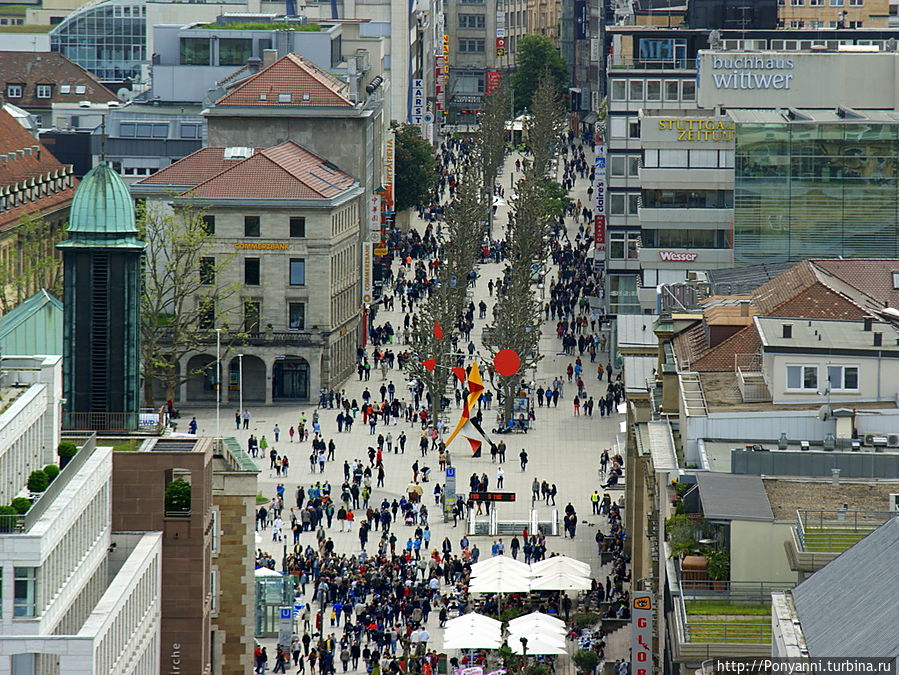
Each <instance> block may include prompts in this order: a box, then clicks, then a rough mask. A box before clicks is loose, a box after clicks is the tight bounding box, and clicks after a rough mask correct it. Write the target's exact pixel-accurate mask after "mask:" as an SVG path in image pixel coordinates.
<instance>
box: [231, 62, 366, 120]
mask: <svg viewBox="0 0 899 675" xmlns="http://www.w3.org/2000/svg"><path fill="white" fill-rule="evenodd" d="M346 90H347V85H346V84H344V83H343V82H341V81H340V80H338V79H337V78H335V77H333V76H332V75H330V74H329V73H326V72H325V71H324V70H322V69H321V68H319V67H318V66H316V65H315V64H313V63H312V62H310V61H308V60H307V59H304V58H303V57H301V56H298V55H297V54H288V55H286V56H283V57H281V58H280V59H278V60H277V61H275V62H274V63H273V64H271V65H270V66H268V67H266V68H263V69H262V70H260V71H259V72H258V73H256V74H255V75H253V76H251V77H248V78H246V79H244V80H241V81H240V82H238V83H237V84H236V85H235V86H234V88H233V89H232V90H231V91H230V92H228V93H227V94H225V95H224V96H222V98H220V99H219V100H218V101H217V102H216V104H215V105H216V106H265V107H270V106H281V107H284V106H294V107H297V106H299V107H329V108H333V107H340V108H352V107H353V103H352V101H350V100H349V99H348V98H347V96H346Z"/></svg>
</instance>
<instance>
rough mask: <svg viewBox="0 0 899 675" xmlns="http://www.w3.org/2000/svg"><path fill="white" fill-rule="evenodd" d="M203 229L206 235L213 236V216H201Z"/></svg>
mask: <svg viewBox="0 0 899 675" xmlns="http://www.w3.org/2000/svg"><path fill="white" fill-rule="evenodd" d="M203 229H204V230H205V231H206V234H215V216H203Z"/></svg>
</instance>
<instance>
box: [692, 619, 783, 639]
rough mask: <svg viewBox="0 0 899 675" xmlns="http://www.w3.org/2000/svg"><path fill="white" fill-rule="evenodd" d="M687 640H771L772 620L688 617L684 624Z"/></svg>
mask: <svg viewBox="0 0 899 675" xmlns="http://www.w3.org/2000/svg"><path fill="white" fill-rule="evenodd" d="M684 637H685V638H686V641H687V642H701V643H715V644H752V643H760V644H761V643H770V642H771V620H770V618H768V619H767V621H765V622H762V621H757V622H751V621H722V620H716V619H693V620H691V619H690V618H689V616H688V617H687V622H686V623H685V624H684Z"/></svg>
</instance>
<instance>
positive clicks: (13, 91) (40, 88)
mask: <svg viewBox="0 0 899 675" xmlns="http://www.w3.org/2000/svg"><path fill="white" fill-rule="evenodd" d="M27 86H28V85H26V84H25V83H24V82H7V84H6V98H22V97H23V96H24V95H25V89H26V87H27ZM54 86H55V85H52V84H36V85H34V94H35V96H36V97H37V98H53V87H54ZM72 90H73V87H72V85H70V84H62V85H59V93H60V94H72V93H75V94H83V93H85V92H86V91H87V87H85V85H83V84H78V85H75V87H74V91H72Z"/></svg>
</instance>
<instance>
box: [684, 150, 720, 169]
mask: <svg viewBox="0 0 899 675" xmlns="http://www.w3.org/2000/svg"><path fill="white" fill-rule="evenodd" d="M717 166H718V151H717V150H690V167H691V168H693V167H703V168H709V167H711V168H715V167H717Z"/></svg>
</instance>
